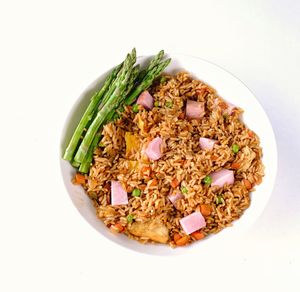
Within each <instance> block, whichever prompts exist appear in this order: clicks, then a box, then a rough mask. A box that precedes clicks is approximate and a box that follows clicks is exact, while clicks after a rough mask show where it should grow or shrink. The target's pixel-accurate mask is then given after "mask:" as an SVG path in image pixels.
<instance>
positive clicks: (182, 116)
mask: <svg viewBox="0 0 300 292" xmlns="http://www.w3.org/2000/svg"><path fill="white" fill-rule="evenodd" d="M178 118H179V119H180V120H183V119H184V112H181V113H180V114H179V115H178Z"/></svg>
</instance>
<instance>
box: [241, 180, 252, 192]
mask: <svg viewBox="0 0 300 292" xmlns="http://www.w3.org/2000/svg"><path fill="white" fill-rule="evenodd" d="M243 183H244V185H245V187H246V188H247V189H248V190H251V189H252V184H251V182H250V181H249V180H247V179H243Z"/></svg>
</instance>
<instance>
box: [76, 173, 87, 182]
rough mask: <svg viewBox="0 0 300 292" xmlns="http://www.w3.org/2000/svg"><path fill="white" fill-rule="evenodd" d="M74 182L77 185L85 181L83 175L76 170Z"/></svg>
mask: <svg viewBox="0 0 300 292" xmlns="http://www.w3.org/2000/svg"><path fill="white" fill-rule="evenodd" d="M74 183H75V184H78V185H83V184H84V183H85V176H84V175H83V174H81V173H79V172H77V173H76V174H75V177H74Z"/></svg>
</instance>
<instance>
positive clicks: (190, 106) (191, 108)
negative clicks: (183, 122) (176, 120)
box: [185, 100, 205, 120]
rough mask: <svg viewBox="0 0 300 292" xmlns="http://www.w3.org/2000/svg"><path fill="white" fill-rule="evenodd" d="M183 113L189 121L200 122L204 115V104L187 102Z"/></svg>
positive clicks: (192, 101)
mask: <svg viewBox="0 0 300 292" xmlns="http://www.w3.org/2000/svg"><path fill="white" fill-rule="evenodd" d="M185 113H186V117H187V118H189V119H196V120H200V119H201V118H202V117H203V116H204V114H205V110H204V102H199V101H194V100H187V102H186V108H185Z"/></svg>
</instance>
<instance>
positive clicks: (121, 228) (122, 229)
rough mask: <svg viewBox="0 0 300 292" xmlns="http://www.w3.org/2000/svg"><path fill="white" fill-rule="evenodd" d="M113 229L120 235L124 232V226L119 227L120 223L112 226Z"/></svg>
mask: <svg viewBox="0 0 300 292" xmlns="http://www.w3.org/2000/svg"><path fill="white" fill-rule="evenodd" d="M114 227H116V228H117V229H118V230H119V232H120V233H121V232H123V231H124V230H125V228H124V226H123V225H121V224H120V223H116V224H115V225H114Z"/></svg>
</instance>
